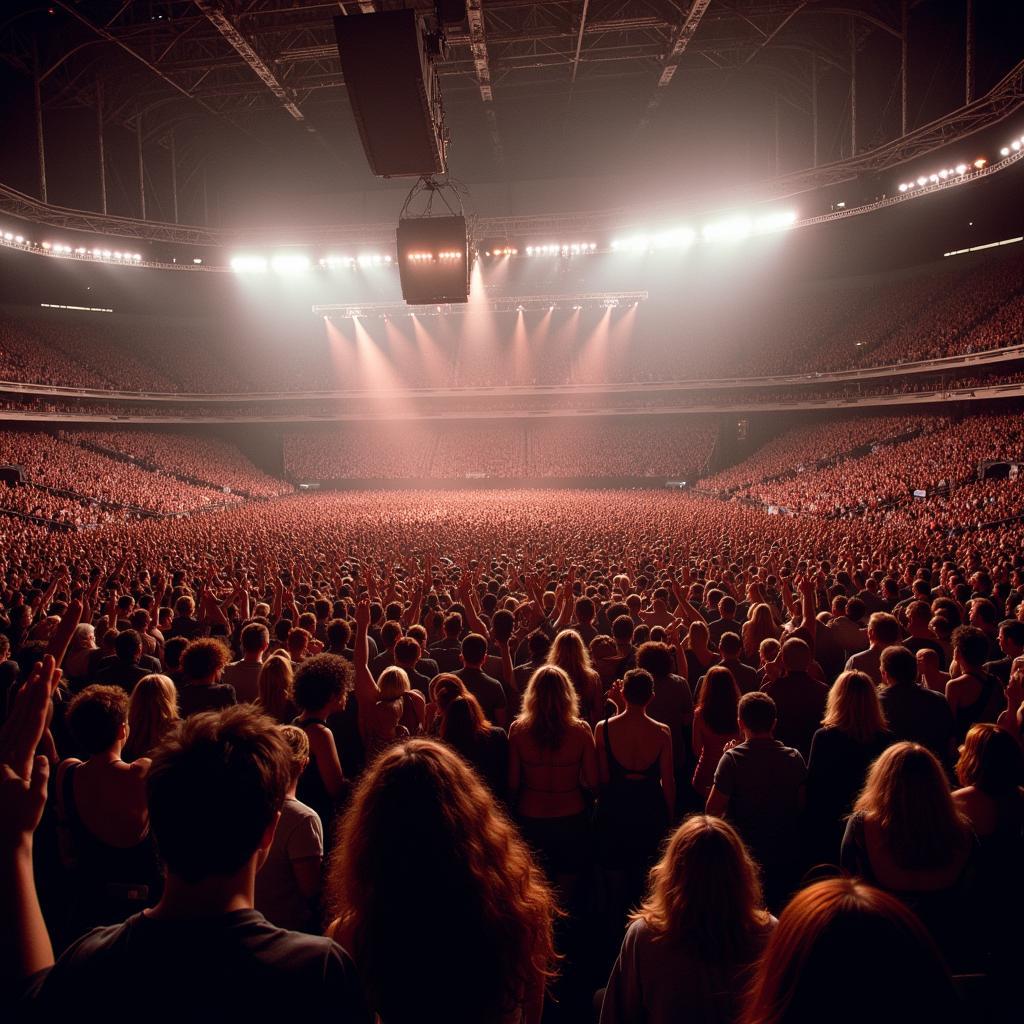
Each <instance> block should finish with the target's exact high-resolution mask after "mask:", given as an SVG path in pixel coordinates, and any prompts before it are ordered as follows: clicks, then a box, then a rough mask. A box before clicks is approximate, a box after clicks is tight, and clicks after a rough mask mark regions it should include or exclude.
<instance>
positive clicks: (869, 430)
mask: <svg viewBox="0 0 1024 1024" xmlns="http://www.w3.org/2000/svg"><path fill="white" fill-rule="evenodd" d="M937 423H938V425H941V421H939V420H937V418H935V417H931V418H929V417H925V416H862V417H857V418H841V417H840V418H836V417H830V418H828V419H825V420H821V421H818V422H813V423H809V424H808V423H804V424H801V425H799V426H796V427H790V428H789V429H788V430H784V431H783V432H782V433H781V434H779V435H778V436H777V437H773V438H772V439H771V440H770V441H768V442H766V443H765V444H763V445H761V446H760V447H759V448H757V450H756V451H755V452H754V453H753V454H752V455H750V456H749V457H748V458H745V459H743V460H742V461H740V462H738V463H737V464H736V465H734V466H729V467H728V468H727V469H722V470H719V471H718V472H717V473H712V474H711V475H710V476H706V477H703V478H702V479H701V482H700V486H701V487H702V488H703V489H705V490H708V491H725V492H729V491H736V490H738V489H739V488H741V487H743V486H745V485H749V484H757V483H761V482H762V481H764V480H771V479H774V478H776V477H781V476H784V475H786V474H788V473H794V472H803V471H804V470H805V469H806V468H808V467H812V466H815V465H817V464H818V463H825V462H828V461H830V460H832V459H837V458H839V457H840V456H843V455H848V454H850V453H851V452H854V451H856V450H857V449H858V448H864V447H865V446H870V445H874V444H880V443H883V442H885V441H888V440H890V439H892V438H895V437H901V436H904V435H909V434H913V433H915V432H917V431H920V430H922V429H924V427H925V425H926V424H928V425H929V427H930V428H932V429H934V428H935V425H936V424H937Z"/></svg>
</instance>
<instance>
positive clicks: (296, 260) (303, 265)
mask: <svg viewBox="0 0 1024 1024" xmlns="http://www.w3.org/2000/svg"><path fill="white" fill-rule="evenodd" d="M270 266H271V267H272V268H273V270H274V273H275V274H302V273H305V272H306V271H307V270H309V257H308V256H304V255H302V254H301V253H294V252H292V253H279V254H278V255H277V256H275V257H274V258H273V259H272V260H271V261H270Z"/></svg>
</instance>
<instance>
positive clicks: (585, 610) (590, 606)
mask: <svg viewBox="0 0 1024 1024" xmlns="http://www.w3.org/2000/svg"><path fill="white" fill-rule="evenodd" d="M573 610H574V611H575V613H576V621H577V622H578V623H579V624H580V625H581V626H587V625H589V624H590V623H591V622H593V621H594V616H595V615H596V614H597V610H596V608H595V607H594V602H593V601H592V600H591V599H590V598H589V597H577V598H576V603H575V604H574V605H573Z"/></svg>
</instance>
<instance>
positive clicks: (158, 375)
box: [0, 247, 1024, 401]
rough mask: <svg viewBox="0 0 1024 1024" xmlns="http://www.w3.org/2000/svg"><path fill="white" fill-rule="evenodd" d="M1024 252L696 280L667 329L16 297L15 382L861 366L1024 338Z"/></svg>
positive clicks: (259, 384)
mask: <svg viewBox="0 0 1024 1024" xmlns="http://www.w3.org/2000/svg"><path fill="white" fill-rule="evenodd" d="M1022 259H1024V258H1022V257H1021V255H1020V254H1019V253H1018V252H1016V251H1014V249H1013V247H1011V248H1010V249H1009V250H1006V251H1000V252H997V253H984V254H977V255H974V256H971V257H958V258H957V259H955V260H944V261H942V262H941V263H939V264H930V265H927V266H923V267H916V268H911V269H910V270H906V271H902V272H900V273H897V274H887V275H885V276H884V277H874V276H865V277H861V278H855V279H849V280H829V281H814V282H805V283H799V284H798V283H794V282H793V281H790V280H784V281H782V282H771V281H763V280H758V281H753V282H751V284H750V286H749V287H745V288H742V289H739V291H738V292H736V293H732V294H731V295H730V299H729V302H728V303H725V302H723V301H722V296H721V294H720V293H719V290H718V289H719V287H721V285H720V282H715V283H712V284H708V283H701V282H693V283H692V285H691V286H690V289H689V290H686V291H685V292H684V294H683V295H682V296H681V299H680V301H683V302H685V303H686V305H687V316H686V317H685V319H684V320H682V321H680V322H679V323H678V324H677V325H676V326H675V327H674V328H673V329H672V330H668V331H666V329H665V325H664V324H663V323H661V322H658V320H657V314H652V316H651V318H650V321H649V322H648V320H647V312H646V310H645V308H644V307H643V305H641V306H640V307H627V308H624V309H618V310H614V311H607V310H606V311H604V312H601V311H596V310H595V311H590V310H584V311H574V312H570V311H564V310H557V311H556V310H552V311H549V312H537V313H523V314H515V313H509V314H507V316H506V315H504V314H494V315H483V314H480V313H479V311H474V310H472V309H470V310H469V311H468V312H467V313H466V314H465V315H464V316H458V317H453V318H447V319H446V318H439V319H438V321H437V322H436V323H434V322H433V321H422V322H420V321H417V322H416V323H415V324H414V323H413V322H412V321H411V320H410V321H409V322H408V323H405V322H404V321H397V320H394V319H390V320H383V319H380V320H378V319H376V318H369V319H367V318H363V319H361V320H360V322H359V325H358V327H357V325H356V323H355V321H353V320H351V319H348V320H340V321H338V322H332V323H330V324H325V322H324V321H323V320H320V319H317V318H313V317H311V316H310V317H307V316H306V315H305V314H303V318H301V319H299V318H294V319H293V320H292V321H286V320H281V319H277V318H270V317H268V318H266V319H265V320H260V319H259V318H251V319H244V320H242V321H240V320H239V319H238V318H237V317H236V316H235V315H233V314H232V315H231V316H225V318H223V319H217V318H214V317H209V318H207V319H201V318H196V317H188V318H185V317H172V316H160V315H155V314H154V315H152V316H140V315H126V314H122V313H105V314H99V313H92V314H89V313H85V314H82V313H79V314H76V313H74V312H72V311H67V310H39V309H34V310H26V309H14V308H9V309H6V310H4V311H2V312H0V379H5V380H11V381H19V382H26V383H39V384H49V385H60V386H71V387H89V388H99V389H105V390H112V389H113V390H124V389H127V390H133V391H143V392H169V393H174V392H198V393H203V392H221V393H234V394H238V393H241V394H251V395H253V396H254V398H253V400H254V401H258V396H259V394H260V393H261V392H264V393H265V392H292V391H296V392H298V391H321V390H338V389H345V390H356V391H370V392H373V391H379V390H380V389H381V388H382V387H399V388H408V389H412V390H417V389H424V388H443V387H452V386H456V387H471V386H498V385H526V386H541V385H547V384H566V383H574V384H605V383H613V382H623V381H636V382H645V381H666V380H669V381H670V380H694V379H697V380H699V379H702V378H717V377H723V378H735V377H756V376H760V375H777V374H805V373H821V372H827V371H835V370H849V369H854V368H862V367H870V366H883V365H889V364H894V363H903V362H908V361H914V360H921V359H930V358H936V357H943V356H952V355H966V354H971V353H978V352H983V351H988V350H992V349H996V348H1003V347H1007V346H1010V345H1016V344H1019V343H1020V342H1021V341H1022V340H1024V334H1022V330H1024V297H1022V296H1021V294H1020V280H1021V266H1022ZM730 283H731V282H730ZM780 285H781V286H780ZM783 295H784V296H785V298H784V300H783V299H782V298H781V297H780V296H783ZM523 318H525V320H524V319H523ZM521 321H522V323H521ZM524 325H525V326H524ZM367 338H368V339H369V341H365V342H364V340H363V339H367ZM367 344H369V345H370V346H371V347H372V349H373V351H372V352H371V351H370V350H369V349H367V347H366V346H367ZM282 346H285V347H286V348H287V358H286V359H282V358H281V354H282ZM311 382H315V383H311Z"/></svg>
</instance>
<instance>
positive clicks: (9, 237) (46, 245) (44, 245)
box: [4, 235, 50, 249]
mask: <svg viewBox="0 0 1024 1024" xmlns="http://www.w3.org/2000/svg"><path fill="white" fill-rule="evenodd" d="M4 238H6V239H7V241H8V242H9V241H10V240H11V236H10V235H4ZM43 248H44V249H49V248H50V243H49V242H43Z"/></svg>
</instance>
